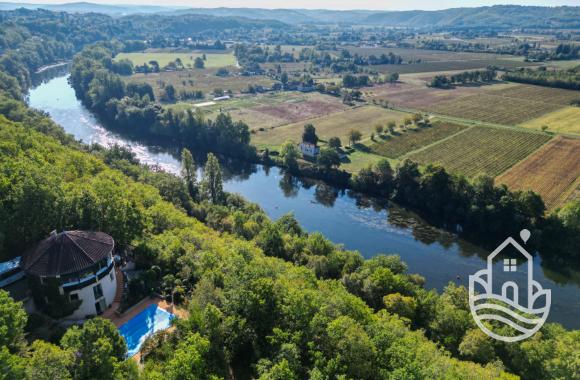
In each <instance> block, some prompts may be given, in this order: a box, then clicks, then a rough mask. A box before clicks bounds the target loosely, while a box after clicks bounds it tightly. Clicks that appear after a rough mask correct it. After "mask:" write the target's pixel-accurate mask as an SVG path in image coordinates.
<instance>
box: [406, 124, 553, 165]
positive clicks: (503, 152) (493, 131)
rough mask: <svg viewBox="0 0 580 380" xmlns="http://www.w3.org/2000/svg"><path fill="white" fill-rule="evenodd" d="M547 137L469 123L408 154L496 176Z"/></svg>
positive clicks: (425, 162)
mask: <svg viewBox="0 0 580 380" xmlns="http://www.w3.org/2000/svg"><path fill="white" fill-rule="evenodd" d="M548 140H550V136H549V135H546V134H541V133H532V132H526V131H520V130H515V129H508V128H489V127H473V128H471V129H469V130H467V131H465V132H463V133H458V134H457V135H455V136H453V137H451V138H449V139H446V140H444V141H441V142H439V143H437V144H434V145H432V146H430V147H428V148H426V149H424V150H422V151H419V152H416V153H412V154H411V155H410V156H409V157H410V158H411V159H413V160H415V161H418V162H420V163H423V164H428V163H438V164H441V165H442V166H443V167H445V168H446V169H447V170H449V171H451V172H454V173H458V174H464V175H466V176H469V177H473V176H475V175H478V174H480V173H481V174H487V175H490V176H493V177H495V176H497V175H499V174H501V173H503V172H504V171H506V170H507V169H509V168H510V167H512V166H513V165H514V164H516V163H517V162H519V161H521V160H522V159H524V158H525V157H527V156H528V155H529V154H531V153H532V152H534V151H535V150H536V149H538V148H539V147H541V146H542V145H543V144H545V143H546V142H547V141H548Z"/></svg>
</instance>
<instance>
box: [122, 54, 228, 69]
mask: <svg viewBox="0 0 580 380" xmlns="http://www.w3.org/2000/svg"><path fill="white" fill-rule="evenodd" d="M203 54H204V53H200V52H179V53H177V52H176V53H170V52H159V53H158V52H155V53H151V52H143V53H119V54H117V56H116V57H115V60H116V61H118V60H121V59H128V60H130V61H131V62H133V64H134V65H142V64H144V63H149V62H150V61H157V62H158V63H159V66H161V67H164V66H166V65H167V64H168V63H169V62H173V61H175V60H176V59H177V58H179V59H181V61H182V62H183V65H184V66H186V67H188V65H191V66H192V67H193V62H194V61H195V59H196V58H197V57H202V56H203ZM205 56H206V61H205V67H206V68H212V67H226V66H234V65H235V64H236V58H235V57H234V55H233V54H232V53H217V54H216V53H205Z"/></svg>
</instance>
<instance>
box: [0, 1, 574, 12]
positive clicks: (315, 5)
mask: <svg viewBox="0 0 580 380" xmlns="http://www.w3.org/2000/svg"><path fill="white" fill-rule="evenodd" d="M8 1H13V2H20V3H36V4H49V3H50V4H60V3H67V2H75V1H79V0H68V1H67V0H64V1H63V0H22V1H18V0H8ZM85 1H88V2H91V3H100V4H147V5H181V6H189V7H195V8H202V7H203V8H215V7H230V8H309V9H382V10H409V9H425V10H433V9H446V8H458V7H476V6H482V5H494V4H518V5H547V6H557V5H574V6H580V0H524V1H499V2H498V1H497V0H496V1H486V0H437V1H433V0H429V1H427V0H404V1H401V0H395V1H393V0H292V1H287V0H211V1H209V2H208V1H200V0H165V1H162V2H160V1H159V0H121V1H111V0H85Z"/></svg>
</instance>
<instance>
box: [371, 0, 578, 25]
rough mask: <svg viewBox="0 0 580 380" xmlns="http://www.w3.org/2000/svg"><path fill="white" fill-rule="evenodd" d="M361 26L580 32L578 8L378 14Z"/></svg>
mask: <svg viewBox="0 0 580 380" xmlns="http://www.w3.org/2000/svg"><path fill="white" fill-rule="evenodd" d="M363 23H368V24H381V25H390V26H405V27H419V28H420V27H425V26H428V27H450V28H465V27H470V28H519V27H526V28H580V7H528V6H519V5H495V6H492V7H479V8H454V9H446V10H442V11H402V12H380V13H374V14H372V15H369V16H368V17H367V18H366V19H365V20H363Z"/></svg>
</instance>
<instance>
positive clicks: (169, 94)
mask: <svg viewBox="0 0 580 380" xmlns="http://www.w3.org/2000/svg"><path fill="white" fill-rule="evenodd" d="M164 92H165V100H167V101H168V102H174V101H175V94H176V91H175V87H173V85H172V84H168V85H167V86H165V88H164Z"/></svg>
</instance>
